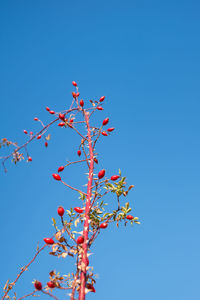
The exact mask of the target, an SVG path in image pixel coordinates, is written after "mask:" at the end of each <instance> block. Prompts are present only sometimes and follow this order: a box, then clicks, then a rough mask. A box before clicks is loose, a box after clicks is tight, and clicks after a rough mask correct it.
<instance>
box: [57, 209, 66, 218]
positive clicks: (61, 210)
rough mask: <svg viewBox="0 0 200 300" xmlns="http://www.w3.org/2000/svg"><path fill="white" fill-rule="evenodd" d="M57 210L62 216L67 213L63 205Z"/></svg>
mask: <svg viewBox="0 0 200 300" xmlns="http://www.w3.org/2000/svg"><path fill="white" fill-rule="evenodd" d="M57 212H58V215H59V216H61V217H62V216H63V215H64V213H65V210H64V208H63V207H62V206H59V207H58V210H57Z"/></svg>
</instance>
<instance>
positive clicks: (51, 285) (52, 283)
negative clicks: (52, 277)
mask: <svg viewBox="0 0 200 300" xmlns="http://www.w3.org/2000/svg"><path fill="white" fill-rule="evenodd" d="M47 285H48V287H49V288H50V289H54V288H55V287H56V285H55V283H54V282H53V281H49V282H47Z"/></svg>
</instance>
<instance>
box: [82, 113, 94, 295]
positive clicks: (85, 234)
mask: <svg viewBox="0 0 200 300" xmlns="http://www.w3.org/2000/svg"><path fill="white" fill-rule="evenodd" d="M84 116H85V121H86V125H87V133H88V134H87V136H88V146H89V154H90V165H89V177H88V186H87V197H86V207H85V222H84V228H83V237H84V242H83V254H82V264H81V265H82V270H81V276H80V291H79V300H85V286H86V273H87V270H86V267H87V251H88V233H89V213H90V202H91V196H92V182H93V169H94V154H93V148H92V138H91V131H90V125H89V114H88V113H87V112H86V113H85V112H84Z"/></svg>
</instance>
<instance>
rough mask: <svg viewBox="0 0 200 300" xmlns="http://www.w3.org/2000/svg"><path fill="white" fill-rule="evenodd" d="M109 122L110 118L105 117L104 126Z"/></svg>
mask: <svg viewBox="0 0 200 300" xmlns="http://www.w3.org/2000/svg"><path fill="white" fill-rule="evenodd" d="M108 122H109V118H106V119H104V120H103V123H102V124H103V126H105V125H107V124H108Z"/></svg>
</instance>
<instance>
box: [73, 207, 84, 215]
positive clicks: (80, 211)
mask: <svg viewBox="0 0 200 300" xmlns="http://www.w3.org/2000/svg"><path fill="white" fill-rule="evenodd" d="M74 210H75V211H76V212H77V213H78V214H82V212H84V209H83V208H80V207H74Z"/></svg>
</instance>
